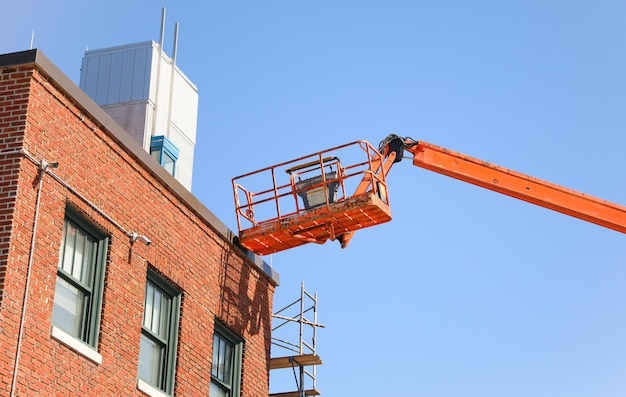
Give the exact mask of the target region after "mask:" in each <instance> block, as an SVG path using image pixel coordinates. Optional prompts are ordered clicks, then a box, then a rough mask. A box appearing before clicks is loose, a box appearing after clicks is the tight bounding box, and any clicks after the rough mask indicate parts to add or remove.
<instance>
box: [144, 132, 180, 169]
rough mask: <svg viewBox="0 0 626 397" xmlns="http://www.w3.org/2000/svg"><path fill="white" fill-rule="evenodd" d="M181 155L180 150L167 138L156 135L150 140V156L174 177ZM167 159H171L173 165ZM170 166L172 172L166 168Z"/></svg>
mask: <svg viewBox="0 0 626 397" xmlns="http://www.w3.org/2000/svg"><path fill="white" fill-rule="evenodd" d="M179 155H180V150H179V149H178V147H177V146H176V145H175V144H174V143H173V142H172V141H171V140H170V139H169V138H168V137H167V136H165V135H156V136H153V137H152V138H150V156H152V158H153V159H154V160H155V161H156V162H157V163H159V165H161V166H162V167H163V168H164V169H165V170H166V171H167V172H168V173H170V174H172V176H176V169H177V168H178V167H177V163H178V157H179ZM166 158H167V159H170V160H171V163H169V162H167V161H166ZM169 164H171V167H172V169H171V170H168V169H167V167H166V165H169Z"/></svg>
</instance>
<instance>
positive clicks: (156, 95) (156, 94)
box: [144, 7, 165, 152]
mask: <svg viewBox="0 0 626 397" xmlns="http://www.w3.org/2000/svg"><path fill="white" fill-rule="evenodd" d="M164 36H165V7H163V8H162V9H161V32H160V34H159V60H158V61H157V71H156V87H155V89H154V110H153V112H152V128H151V129H150V136H151V137H152V136H155V135H156V124H157V108H158V103H159V86H160V85H161V84H160V82H161V62H162V61H161V60H162V59H163V37H164ZM144 144H146V145H147V147H146V148H144V149H148V152H149V151H150V142H149V141H148V142H146V140H145V139H144Z"/></svg>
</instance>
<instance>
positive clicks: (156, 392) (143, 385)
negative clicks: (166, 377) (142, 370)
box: [137, 379, 171, 397]
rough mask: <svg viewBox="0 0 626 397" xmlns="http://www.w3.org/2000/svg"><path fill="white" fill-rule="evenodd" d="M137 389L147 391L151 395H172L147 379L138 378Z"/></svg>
mask: <svg viewBox="0 0 626 397" xmlns="http://www.w3.org/2000/svg"><path fill="white" fill-rule="evenodd" d="M137 389H139V390H140V391H142V392H144V393H146V394H147V395H149V396H150V397H171V396H170V395H169V394H167V393H164V392H162V391H161V390H159V389H157V388H156V387H154V386H152V385H151V384H149V383H148V382H146V381H143V380H141V379H137Z"/></svg>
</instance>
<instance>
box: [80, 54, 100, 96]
mask: <svg viewBox="0 0 626 397" xmlns="http://www.w3.org/2000/svg"><path fill="white" fill-rule="evenodd" d="M98 63H99V59H98V58H96V57H89V58H87V57H86V58H84V59H83V67H82V69H81V85H80V88H81V89H82V90H83V91H85V93H86V94H87V95H89V97H91V99H94V98H95V97H96V87H97V86H98ZM94 100H95V99H94Z"/></svg>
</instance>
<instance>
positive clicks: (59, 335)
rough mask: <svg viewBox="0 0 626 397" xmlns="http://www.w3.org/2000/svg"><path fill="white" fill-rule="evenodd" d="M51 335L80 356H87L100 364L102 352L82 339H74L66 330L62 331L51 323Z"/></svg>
mask: <svg viewBox="0 0 626 397" xmlns="http://www.w3.org/2000/svg"><path fill="white" fill-rule="evenodd" d="M52 337H53V338H54V339H56V340H58V341H59V342H61V343H63V344H64V345H66V346H67V347H69V348H70V349H72V350H74V351H75V352H76V353H78V354H80V355H81V356H84V357H86V358H88V359H89V360H91V361H93V362H94V363H96V364H98V365H102V354H100V353H98V352H97V351H95V350H94V349H93V347H91V346H89V345H87V344H86V343H84V342H83V341H81V340H79V339H76V338H75V337H74V336H73V335H70V334H68V333H67V332H65V331H63V330H62V329H61V328H57V327H55V326H54V325H53V326H52Z"/></svg>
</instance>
